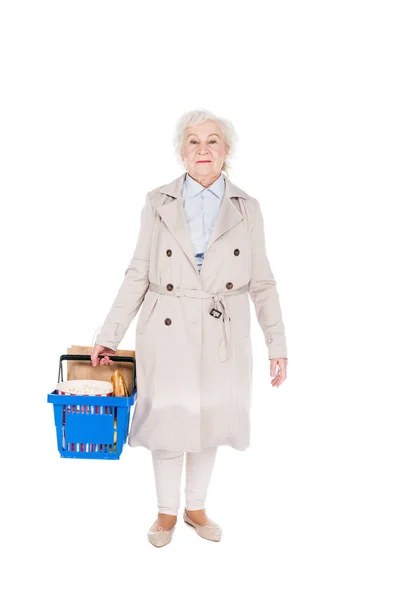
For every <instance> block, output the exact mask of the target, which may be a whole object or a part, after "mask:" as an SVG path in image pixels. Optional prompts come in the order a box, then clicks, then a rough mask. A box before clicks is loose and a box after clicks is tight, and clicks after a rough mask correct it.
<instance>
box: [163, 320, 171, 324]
mask: <svg viewBox="0 0 400 600" xmlns="http://www.w3.org/2000/svg"><path fill="white" fill-rule="evenodd" d="M164 323H165V324H166V325H171V323H172V321H171V319H165V321H164Z"/></svg>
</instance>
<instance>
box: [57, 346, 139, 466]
mask: <svg viewBox="0 0 400 600" xmlns="http://www.w3.org/2000/svg"><path fill="white" fill-rule="evenodd" d="M99 356H100V357H102V356H104V355H103V354H100V355H99ZM64 360H91V357H90V355H89V354H62V355H61V357H60V365H59V371H58V383H60V381H64V379H63V368H62V363H63V361H64ZM112 361H113V362H125V363H126V362H131V363H132V364H133V378H132V388H133V389H132V395H131V396H128V397H126V396H78V395H77V396H73V395H70V396H67V395H65V396H64V395H61V394H57V390H54V391H53V392H52V393H51V394H48V395H47V402H51V403H52V404H53V407H54V421H55V425H56V431H57V445H58V451H59V453H60V456H61V458H97V459H102V460H104V459H105V460H118V459H119V457H120V455H121V452H122V450H123V447H124V444H125V442H126V439H127V436H128V428H129V418H130V413H131V406H133V404H134V402H135V400H136V361H135V359H134V358H133V357H132V356H118V355H114V356H113V357H112ZM99 368H101V367H99Z"/></svg>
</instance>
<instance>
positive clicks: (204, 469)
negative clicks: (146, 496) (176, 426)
mask: <svg viewBox="0 0 400 600" xmlns="http://www.w3.org/2000/svg"><path fill="white" fill-rule="evenodd" d="M216 453H217V447H214V448H206V449H205V450H202V451H201V452H186V486H185V496H186V508H187V510H200V509H202V508H205V501H206V495H207V489H208V484H209V482H210V478H211V473H212V470H213V466H214V462H215V456H216ZM151 454H152V459H153V467H154V476H155V482H156V494H157V502H158V512H160V513H165V514H167V515H177V514H178V510H179V506H180V496H181V477H182V466H183V455H184V454H185V452H175V451H173V450H152V453H151Z"/></svg>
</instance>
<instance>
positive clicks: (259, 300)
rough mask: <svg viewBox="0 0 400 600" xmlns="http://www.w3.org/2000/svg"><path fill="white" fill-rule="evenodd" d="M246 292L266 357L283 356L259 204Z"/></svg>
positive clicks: (279, 317)
mask: <svg viewBox="0 0 400 600" xmlns="http://www.w3.org/2000/svg"><path fill="white" fill-rule="evenodd" d="M249 294H250V297H251V299H252V301H253V303H254V306H255V311H256V315H257V320H258V322H259V324H260V327H261V329H262V331H263V333H264V337H265V342H266V344H267V347H268V355H269V358H270V359H271V358H287V349H286V337H285V326H284V323H283V320H282V313H281V307H280V302H279V294H278V291H277V287H276V281H275V279H274V276H273V273H272V270H271V266H270V264H269V260H268V257H267V252H266V244H265V234H264V220H263V216H262V212H261V207H260V203H259V202H258V200H256V209H255V213H254V221H253V226H252V231H251V279H250V285H249Z"/></svg>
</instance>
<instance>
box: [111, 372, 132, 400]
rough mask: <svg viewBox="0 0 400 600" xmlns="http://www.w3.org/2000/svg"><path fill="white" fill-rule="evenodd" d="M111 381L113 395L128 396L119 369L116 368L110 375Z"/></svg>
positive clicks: (126, 387)
mask: <svg viewBox="0 0 400 600" xmlns="http://www.w3.org/2000/svg"><path fill="white" fill-rule="evenodd" d="M111 382H112V384H113V392H114V396H129V392H128V386H127V385H126V381H125V379H124V376H123V375H122V373H121V371H120V370H119V369H116V370H115V371H114V373H113V374H112V375H111Z"/></svg>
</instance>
